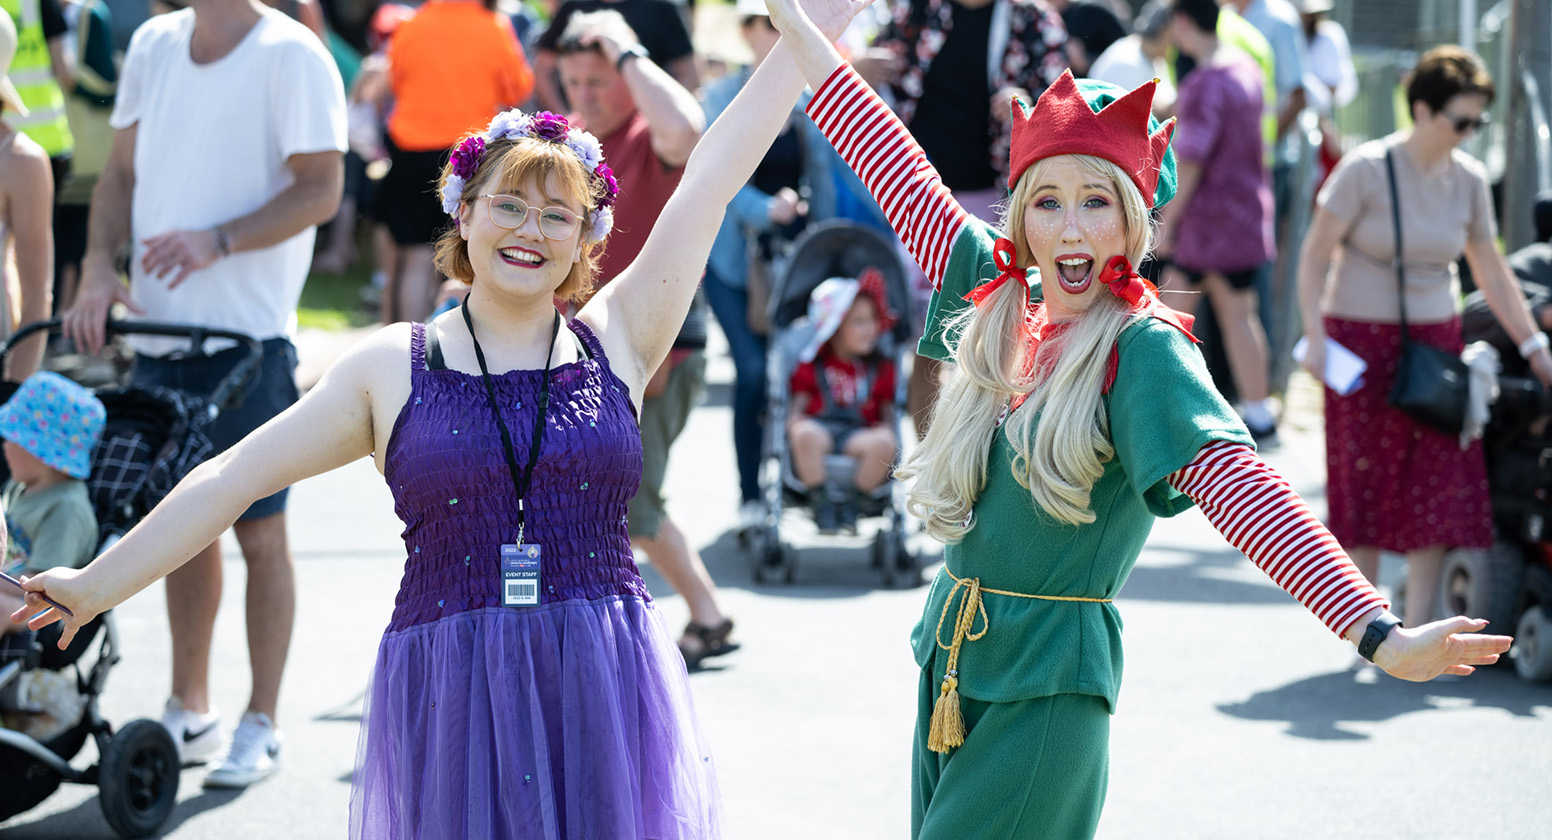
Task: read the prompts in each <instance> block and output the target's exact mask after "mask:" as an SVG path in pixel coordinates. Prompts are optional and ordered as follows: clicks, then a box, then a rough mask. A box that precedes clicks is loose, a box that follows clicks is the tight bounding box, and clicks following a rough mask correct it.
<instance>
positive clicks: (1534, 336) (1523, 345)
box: [1519, 330, 1552, 359]
mask: <svg viewBox="0 0 1552 840" xmlns="http://www.w3.org/2000/svg"><path fill="white" fill-rule="evenodd" d="M1549 348H1552V340H1548V339H1547V334H1546V333H1544V332H1542V331H1541V330H1536V331H1535V332H1533V333H1531V336H1530V338H1527V339H1525V340H1524V341H1522V342H1520V348H1519V349H1520V358H1522V359H1529V358H1530V357H1531V356H1533V355H1535V353H1536V351H1537V350H1546V349H1549Z"/></svg>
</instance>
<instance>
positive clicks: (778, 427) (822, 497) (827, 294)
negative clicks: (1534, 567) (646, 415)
mask: <svg viewBox="0 0 1552 840" xmlns="http://www.w3.org/2000/svg"><path fill="white" fill-rule="evenodd" d="M773 280H774V282H773V283H772V285H771V297H770V310H769V315H770V324H771V337H770V353H769V355H768V357H767V360H766V383H767V389H768V390H767V392H766V397H767V400H766V402H767V406H768V411H769V412H770V413H769V422H768V423H767V424H766V435H765V442H764V457H763V460H762V467H761V470H760V491H761V494H762V502H763V505H764V516H763V517H762V523H763V527H761V528H759V529H757V530H756V531H755V532H754V533H753V535H752V538H751V540H750V543H751V546H750V547H751V548H752V549H753V554H752V557H753V570H754V576H755V579H756V580H757V581H762V580H766V579H775V578H781V579H784V580H785V581H786V582H788V583H791V582H792V580H793V578H794V575H795V570H796V564H797V561H796V554H795V552H794V551H793V549H792V547H791V546H790V545H789V544H788V542H787V541H786V540H785V539H784V538H783V535H782V529H783V527H784V523H783V520H784V519H785V517H784V515H783V514H784V512H785V510H786V509H787V508H789V507H791V508H795V509H798V510H804V509H807V510H809V511H810V512H811V513H812V514H813V516H814V520H815V524H816V525H817V526H818V529H819V530H820V531H822V532H831V533H835V532H838V531H840V530H842V529H844V530H848V531H851V532H853V533H855V531H856V520H857V518H858V517H876V518H880V519H882V520H883V521H882V524H881V526H880V527H879V529H878V530H877V532H876V533H874V535H873V538H872V548H871V551H872V554H871V558H872V562H873V565H874V566H876V567H878V568H879V569H880V570H881V571H882V572H883V576H884V583H885V585H890V586H892V585H895V584H896V583H904V584H907V585H916V584H919V583H920V581H921V565H922V560H921V557H920V556H919V555H918V554H917V553H915V552H913V551H911V550H910V548H909V547H908V545H907V543H906V539H905V536H906V528H905V514H904V510H905V506H904V499H903V496H902V495H901V493H900V492H899V487H898V485H897V483H896V482H893V481H890V480H889V478H890V473H891V471H892V470H893V466H894V461H895V456H896V453H897V452H898V450H899V445H900V437H899V432H898V426H899V422H900V419H901V418H902V417H903V416H904V403H905V388H904V377H901V376H898V375H897V372H898V371H900V370H901V369H902V365H903V364H904V359H905V354H906V353H907V352H909V347H910V336H909V322H910V317H911V316H910V297H909V292H908V287H907V285H906V284H907V280H906V272H905V267H904V265H903V264H902V263H901V261H900V256H899V251H898V250H897V247H896V245H895V243H894V241H893V240H891V239H888V238H886V237H885V236H884V235H883V234H881V233H879V232H878V231H877V230H874V229H872V228H869V227H866V226H864V225H860V224H857V223H856V222H850V221H845V220H841V219H831V220H829V221H825V222H821V223H819V224H816V225H812V226H810V227H809V228H808V229H807V230H805V231H804V232H803V234H802V235H801V236H799V237H798V239H797V241H796V242H794V243H793V245H792V248H791V250H790V251H789V252H788V253H787V254H786V255H785V256H784V257H783V258H782V261H781V263H780V265H779V267H778V269H777V270H776V271H774V272H773ZM848 319H851V320H850V322H849V323H850V326H848V325H847V324H848ZM870 320H871V321H872V323H871V324H869V323H868V322H869V321H870ZM826 347H828V350H826V349H825V348H826Z"/></svg>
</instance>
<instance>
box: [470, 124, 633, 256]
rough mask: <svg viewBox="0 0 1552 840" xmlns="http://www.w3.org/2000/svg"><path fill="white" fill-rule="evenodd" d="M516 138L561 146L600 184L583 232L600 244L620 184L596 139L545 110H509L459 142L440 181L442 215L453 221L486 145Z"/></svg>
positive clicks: (611, 218) (610, 225) (611, 224)
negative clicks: (599, 194)
mask: <svg viewBox="0 0 1552 840" xmlns="http://www.w3.org/2000/svg"><path fill="white" fill-rule="evenodd" d="M519 137H532V138H534V139H536V140H545V141H548V142H550V143H560V144H562V145H564V146H565V147H566V148H568V149H570V150H571V151H572V152H574V153H575V154H576V156H577V158H578V159H579V160H581V161H582V166H583V168H585V169H587V170H588V171H590V172H591V173H592V174H593V177H595V178H597V179H598V180H599V181H601V182H602V183H603V187H604V194H603V196H602V197H600V198H599V199H598V206H597V207H594V208H592V210H593V213H592V216H593V221H592V224H591V225H589V226H588V230H587V241H588V242H602V241H603V239H604V237H606V236H608V235H609V231H610V230H611V229H612V228H613V227H614V202H615V200H616V199H617V198H619V195H620V185H619V183H617V182H616V181H615V180H614V171H613V170H611V169H610V168H609V166H608V164H606V163H604V149H603V146H601V145H599V143H598V138H596V137H594V136H593V135H591V134H589V133H587V132H586V131H583V130H582V129H580V128H572V127H571V124H570V123H568V122H566V118H565V117H563V116H561V115H559V114H552V113H550V112H549V111H540V112H539V113H537V114H532V115H529V114H525V113H523V112H522V111H521V110H519V109H517V108H513V109H512V110H510V111H505V112H503V113H500V114H497V115H496V116H495V117H494V118H492V119H491V121H490V125H489V126H487V127H486V128H485V133H484V134H471V135H469V136H468V137H465V138H464V139H463V140H462V141H461V142H459V144H458V145H457V146H456V147H455V148H454V149H453V155H452V164H453V171H452V174H450V175H448V176H447V180H445V181H443V182H442V190H441V194H442V210H443V212H445V213H447V215H449V216H452V217H453V220H454V221H457V219H458V205H459V204H460V203H462V201H463V191H464V187H466V186H468V183H469V179H470V178H473V177H474V173H475V172H476V171H477V170H478V169H479V167H480V158H482V157H484V155H485V146H486V144H488V143H494V142H496V141H498V140H516V139H518V138H519Z"/></svg>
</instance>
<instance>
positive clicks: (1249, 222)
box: [1174, 55, 1277, 272]
mask: <svg viewBox="0 0 1552 840" xmlns="http://www.w3.org/2000/svg"><path fill="white" fill-rule="evenodd" d="M1263 90H1264V87H1263V85H1262V78H1261V68H1260V67H1258V66H1256V63H1255V61H1254V60H1252V59H1251V58H1250V57H1249V56H1246V55H1239V56H1237V57H1236V58H1234V59H1233V60H1231V61H1229V62H1228V63H1225V64H1218V65H1213V66H1201V65H1198V66H1197V67H1196V69H1194V70H1192V71H1191V72H1190V74H1188V75H1187V76H1186V78H1185V81H1183V82H1181V83H1180V92H1179V94H1178V95H1177V98H1176V100H1175V102H1176V116H1178V117H1179V120H1180V122H1179V125H1178V127H1177V128H1176V129H1175V138H1174V147H1175V154H1176V155H1178V156H1179V157H1180V159H1181V160H1182V161H1186V162H1189V163H1195V164H1199V165H1201V167H1202V180H1201V181H1200V183H1199V184H1198V186H1197V188H1196V192H1195V193H1194V194H1192V196H1191V203H1190V205H1189V206H1188V207H1187V208H1186V211H1185V213H1183V214H1182V215H1181V216H1180V222H1179V224H1180V230H1179V231H1178V232H1177V233H1176V236H1175V256H1174V260H1175V262H1176V263H1178V264H1179V265H1180V266H1181V267H1182V268H1187V269H1190V270H1193V271H1224V272H1229V271H1245V270H1248V269H1252V268H1257V267H1259V266H1260V265H1261V264H1262V263H1264V262H1266V261H1267V260H1270V259H1272V258H1273V257H1274V256H1276V254H1277V246H1276V245H1275V244H1273V239H1272V188H1271V185H1270V184H1269V183H1268V178H1267V172H1266V159H1265V147H1264V145H1263V141H1262V138H1261V112H1262V91H1263Z"/></svg>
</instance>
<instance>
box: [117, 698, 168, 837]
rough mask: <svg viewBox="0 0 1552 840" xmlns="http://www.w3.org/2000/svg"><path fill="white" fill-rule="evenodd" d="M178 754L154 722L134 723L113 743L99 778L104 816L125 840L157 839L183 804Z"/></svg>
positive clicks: (162, 730) (137, 721)
mask: <svg viewBox="0 0 1552 840" xmlns="http://www.w3.org/2000/svg"><path fill="white" fill-rule="evenodd" d="M181 769H182V768H181V765H180V764H179V762H178V748H177V746H176V745H175V744H173V742H172V736H171V735H169V734H168V733H167V730H166V729H165V728H164V727H163V726H162V725H161V724H160V723H157V722H156V721H153V720H144V719H142V720H135V721H130V722H129V724H128V725H127V726H125V727H124V728H123V729H120V730H119V731H118V732H117V733H116V734H115V735H114V736H113V737H111V738H109V739H108V742H107V745H106V746H105V747H103V751H102V768H101V772H100V773H99V775H98V783H97V784H98V788H99V790H98V797H97V798H98V800H99V801H100V802H101V803H102V815H103V817H104V818H106V819H107V821H108V825H109V826H111V827H112V828H113V830H114V831H115V832H117V833H118V835H119V836H120V837H145V836H147V835H150V834H153V833H155V832H156V830H157V829H159V828H161V827H162V824H163V823H165V822H167V818H168V817H170V816H172V809H173V807H174V806H175V805H177V802H178V776H179V773H180V771H181Z"/></svg>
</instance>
